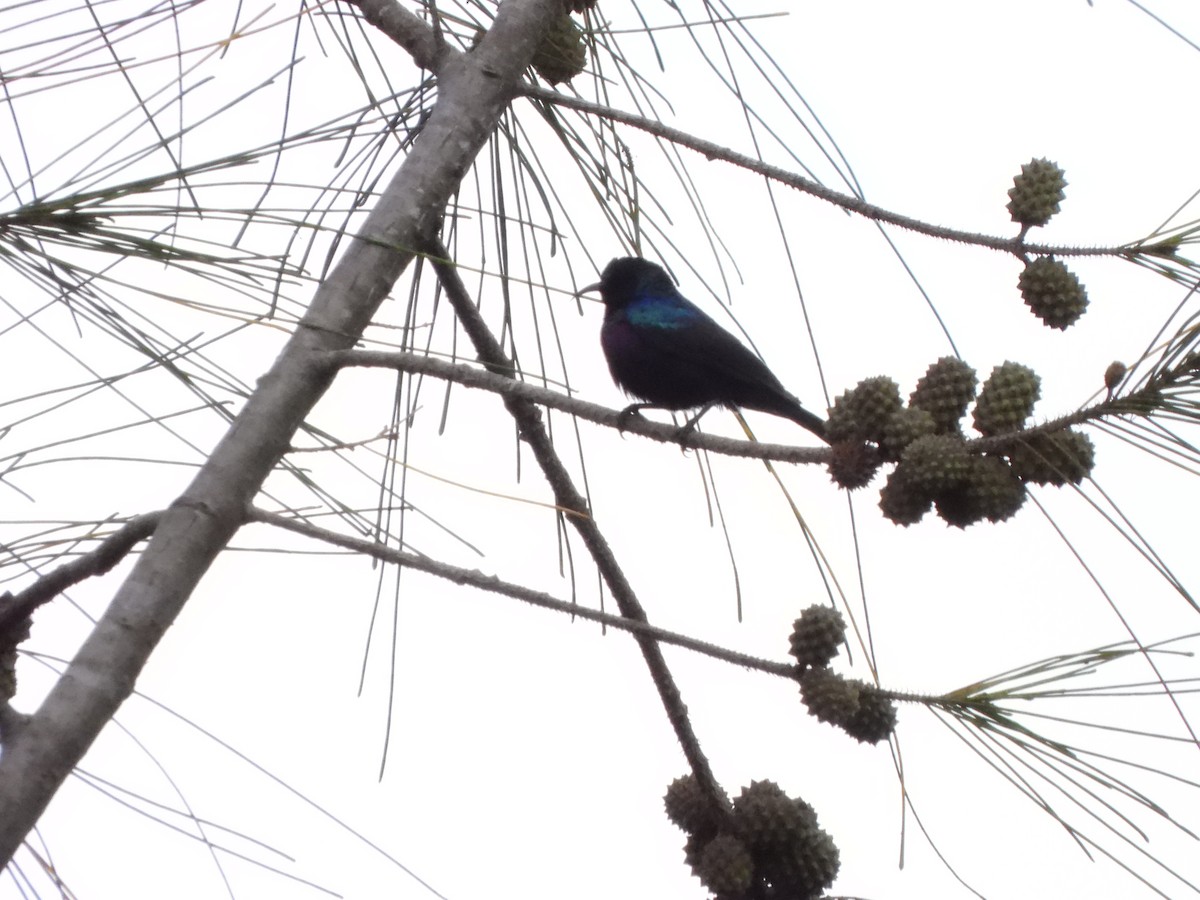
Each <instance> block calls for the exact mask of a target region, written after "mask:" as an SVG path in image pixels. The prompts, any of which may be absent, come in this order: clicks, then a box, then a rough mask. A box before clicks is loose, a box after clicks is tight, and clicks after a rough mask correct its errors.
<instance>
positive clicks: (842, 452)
mask: <svg viewBox="0 0 1200 900" xmlns="http://www.w3.org/2000/svg"><path fill="white" fill-rule="evenodd" d="M880 462H881V460H880V458H879V453H878V452H877V451H876V450H875V448H873V447H872V446H871V445H870V444H867V443H865V442H863V441H861V440H859V441H842V442H841V443H838V444H834V445H833V446H832V447H831V448H830V451H829V466H828V471H829V477H830V478H831V479H833V483H834V484H836V485H837V486H838V487H843V488H845V489H846V490H848V491H856V490H858V489H859V488H863V487H866V486H867V485H868V484H870V483H871V479H872V478H874V477H875V473H876V472H878V471H879V465H880Z"/></svg>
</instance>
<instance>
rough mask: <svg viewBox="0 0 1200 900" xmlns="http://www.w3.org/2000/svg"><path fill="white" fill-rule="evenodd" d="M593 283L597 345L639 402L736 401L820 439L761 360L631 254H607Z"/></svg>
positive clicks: (815, 423) (817, 421)
mask: <svg viewBox="0 0 1200 900" xmlns="http://www.w3.org/2000/svg"><path fill="white" fill-rule="evenodd" d="M593 287H594V288H599V290H600V299H601V300H603V301H604V325H603V326H602V327H601V329H600V344H601V346H602V347H603V348H604V355H605V357H606V358H607V359H608V368H609V371H610V372H612V377H613V381H615V382H616V383H617V386H618V387H620V388H621V389H622V390H624V391H625V393H627V394H629V395H630V396H631V397H634V398H636V399H638V400H641V401H643V402H642V403H641V404H635V405H634V406H632V407H630V408H629V409H630V411H632V410H636V409H638V408H641V407H658V408H661V409H670V410H685V409H701V411H703V410H704V409H707V408H708V407H710V406H717V405H721V406H729V407H742V408H744V409H756V410H760V411H762V412H768V413H771V414H773V415H776V416H783V417H784V418H787V419H791V420H792V421H794V422H797V423H799V424H800V425H802V426H804V427H805V428H807V429H808V430H809V431H811V432H812V433H813V434H815V435H817V436H818V437H820V438H822V439H824V436H825V423H824V421H822V420H821V418H820V417H819V416H816V415H814V414H813V413H811V412H809V411H808V410H807V409H805V408H804V407H803V406H801V405H800V401H799V400H797V399H796V398H795V397H794V396H792V395H791V394H789V393H788V392H787V391H786V390H785V389H784V387H783V385H782V384H780V383H779V379H778V378H776V377H775V376H774V375H773V374H771V370H770V369H768V368H767V367H766V365H765V364H764V363H763V361H762V360H760V359H759V358H758V357H757V356H755V355H754V354H753V353H751V352H750V350H748V349H747V348H746V347H745V345H743V344H742V343H741V342H740V341H739V340H738V339H737V338H735V337H734V336H733V335H732V334H730V333H729V332H728V331H726V330H725V329H724V328H722V327H721V326H720V325H718V324H717V323H716V322H714V321H713V320H712V318H710V317H709V316H708V315H706V314H705V313H704V311H703V310H701V309H700V308H699V307H698V306H696V305H695V304H693V303H692V302H691V301H689V300H688V299H687V298H686V297H684V296H683V295H682V294H680V293H679V291H677V290H676V289H675V285H674V283H673V282H672V281H671V277H670V276H669V275H668V274H667V273H666V271H664V270H663V269H662V267H661V266H657V265H655V264H654V263H652V262H649V261H647V260H645V259H641V258H639V257H635V256H626V257H621V258H618V259H614V260H613V261H612V262H610V263H609V264H608V265H607V266H605V268H604V272H603V273H602V274H601V276H600V282H599V283H598V284H596V285H594V286H593Z"/></svg>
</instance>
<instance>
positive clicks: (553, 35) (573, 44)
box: [533, 13, 587, 84]
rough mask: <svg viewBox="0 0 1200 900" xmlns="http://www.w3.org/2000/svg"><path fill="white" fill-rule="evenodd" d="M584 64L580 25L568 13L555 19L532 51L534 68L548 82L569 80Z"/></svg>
mask: <svg viewBox="0 0 1200 900" xmlns="http://www.w3.org/2000/svg"><path fill="white" fill-rule="evenodd" d="M585 65H587V48H586V46H585V44H584V38H583V29H581V28H580V27H579V26H578V25H577V24H575V20H574V19H572V18H571V17H570V16H569V15H567V14H565V13H564V14H563V15H561V16H559V17H558V19H557V20H555V22H554V24H553V25H551V26H550V30H549V31H548V32H546V36H545V37H544V38H542V42H541V44H539V45H538V48H537V50H536V52H534V54H533V68H534V69H535V70H536V71H537V73H538V74H539V75H541V76H542V77H543V78H545V79H546V81H548V82H550V84H561V83H562V82H564V81H570V80H571V79H572V78H574V77H575V76H576V75H578V74H579V73H580V72H582V71H583V67H584V66H585Z"/></svg>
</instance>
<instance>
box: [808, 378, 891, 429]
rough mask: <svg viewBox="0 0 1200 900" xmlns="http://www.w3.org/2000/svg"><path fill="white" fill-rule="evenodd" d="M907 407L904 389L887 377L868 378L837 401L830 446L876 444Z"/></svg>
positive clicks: (833, 409) (832, 409)
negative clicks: (857, 443) (870, 442)
mask: <svg viewBox="0 0 1200 900" xmlns="http://www.w3.org/2000/svg"><path fill="white" fill-rule="evenodd" d="M901 406H903V401H902V400H901V399H900V386H899V385H898V384H896V382H894V381H892V379H890V378H888V377H887V376H884V375H877V376H875V377H874V378H865V379H863V380H862V381H860V382H859V383H858V384H857V385H855V386H854V387H853V388H851V389H850V390H848V391H846V393H844V394H842V395H841V396H839V397H838V398H837V399H836V400H834V403H833V407H832V408H831V409H830V410H829V423H828V425H827V426H826V429H825V433H826V437H827V439H828V440H829V442H830V443H831V444H832V443H838V442H840V441H876V442H878V441H879V440H880V439H882V437H883V429H884V427H885V426H886V425H887V421H888V419H889V418H890V417H891V415H892V413H894V412H895V411H896V410H898V409H900V408H901Z"/></svg>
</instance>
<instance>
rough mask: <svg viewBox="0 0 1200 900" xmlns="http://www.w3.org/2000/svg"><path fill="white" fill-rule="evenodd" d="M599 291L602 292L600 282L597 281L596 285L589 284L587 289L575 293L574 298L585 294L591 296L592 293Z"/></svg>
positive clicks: (583, 288)
mask: <svg viewBox="0 0 1200 900" xmlns="http://www.w3.org/2000/svg"><path fill="white" fill-rule="evenodd" d="M598 290H600V282H598V281H597V282H596V283H595V284H589V285H588V286H587V287H582V288H580V289H579V290H577V291H576V292H575V295H574V296H576V297H581V296H583V295H584V294H590V293H591V292H592V291H598Z"/></svg>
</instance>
